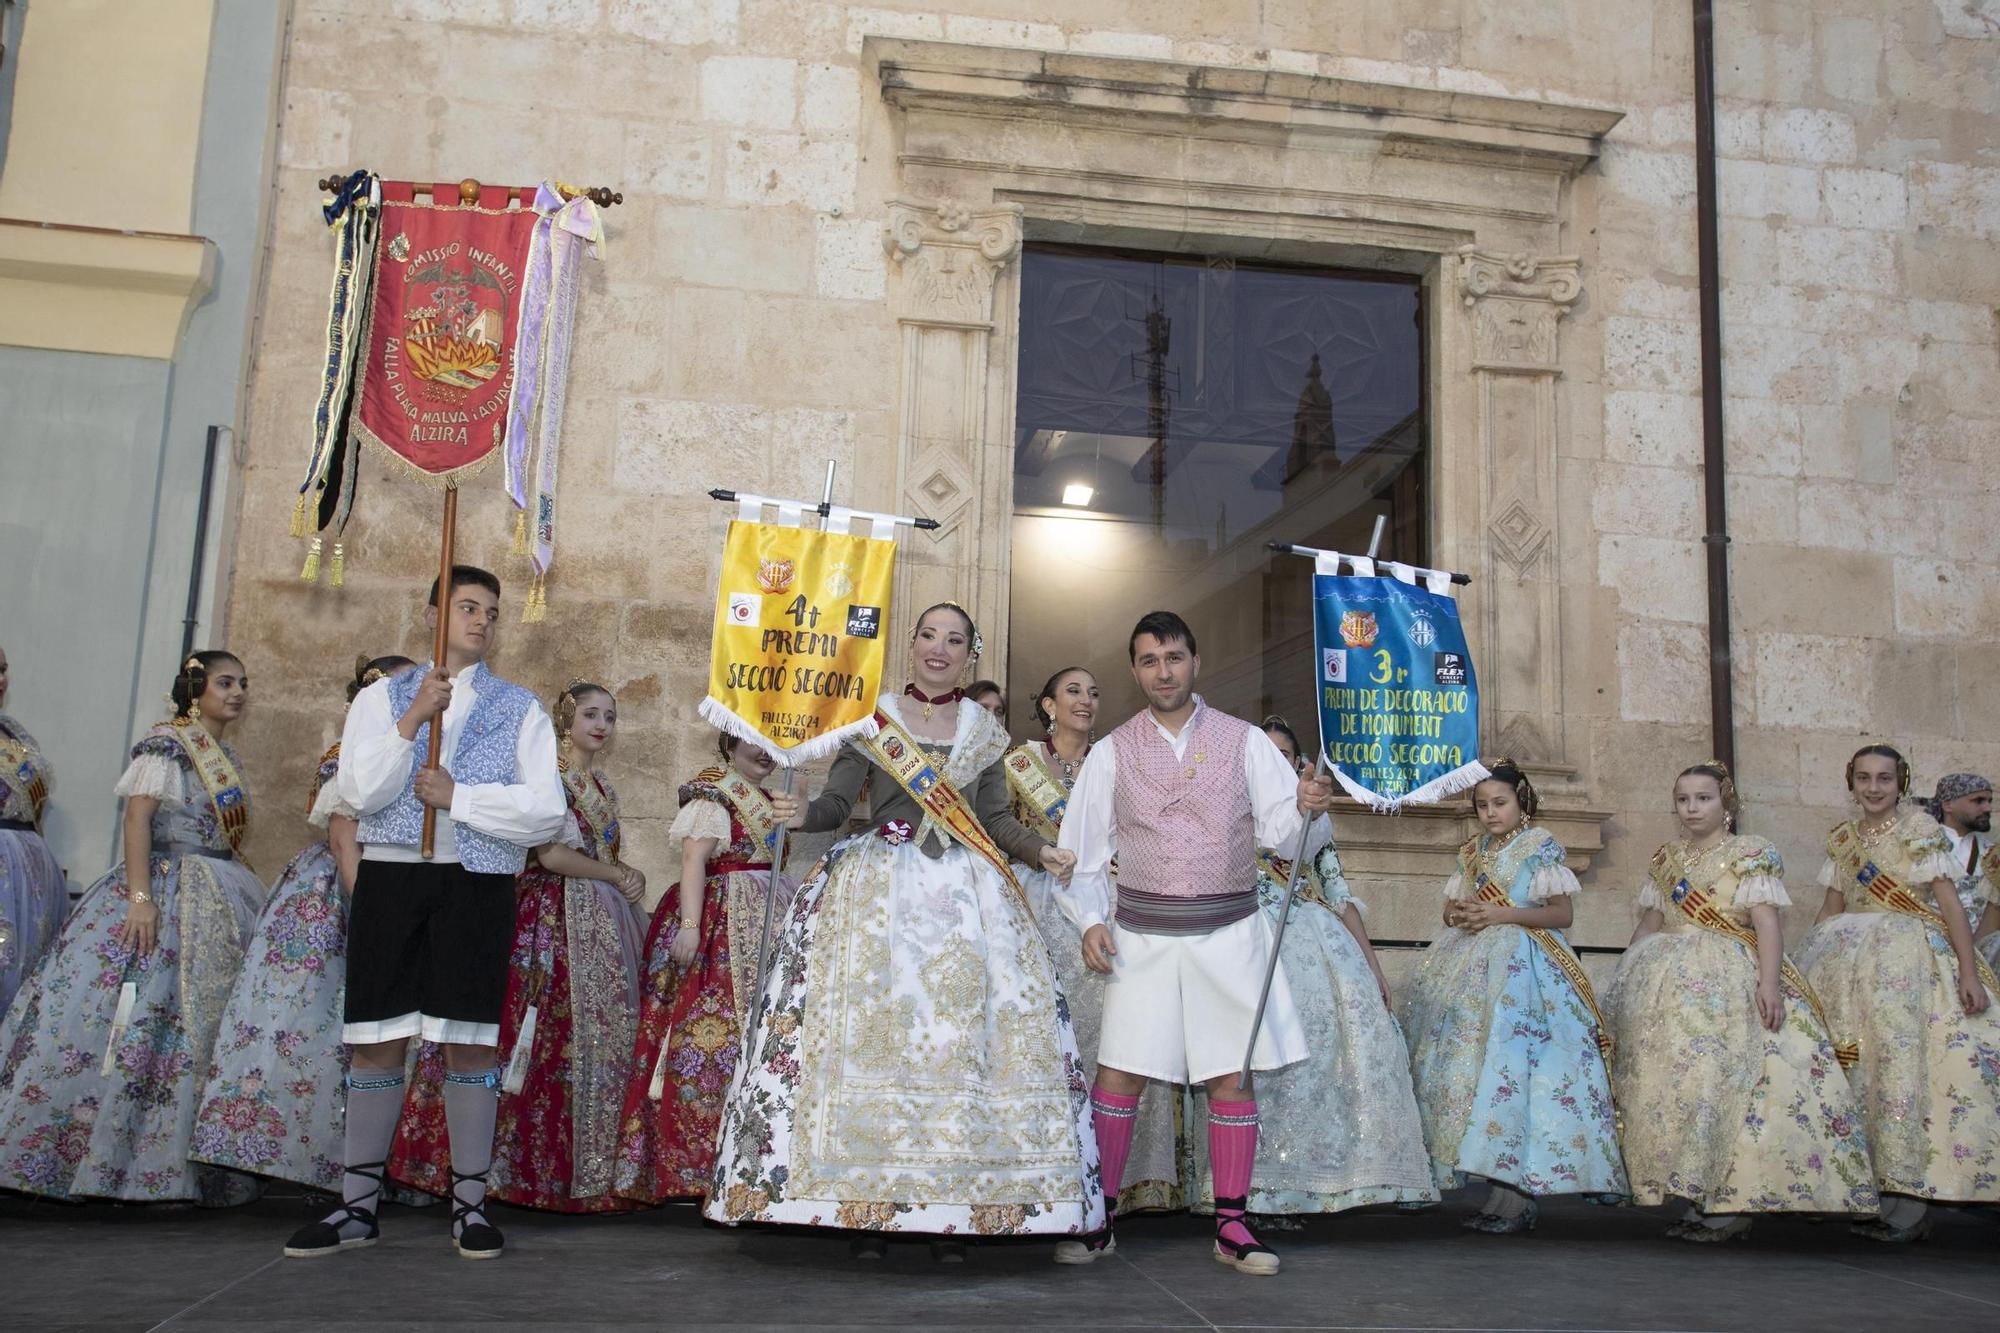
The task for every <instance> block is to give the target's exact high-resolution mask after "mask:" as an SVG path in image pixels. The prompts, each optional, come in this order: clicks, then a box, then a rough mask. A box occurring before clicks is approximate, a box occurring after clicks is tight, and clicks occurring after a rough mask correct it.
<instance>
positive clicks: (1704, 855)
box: [1681, 834, 1729, 879]
mask: <svg viewBox="0 0 2000 1333" xmlns="http://www.w3.org/2000/svg"><path fill="white" fill-rule="evenodd" d="M1728 844H1729V835H1728V834H1724V835H1723V836H1722V837H1720V838H1717V839H1716V840H1715V841H1714V842H1712V843H1710V844H1709V845H1708V846H1706V847H1703V848H1701V849H1700V850H1698V851H1697V850H1696V849H1695V845H1694V843H1693V842H1692V841H1690V840H1689V839H1687V838H1682V839H1681V870H1682V871H1683V873H1685V874H1686V876H1687V877H1688V878H1690V879H1692V878H1693V877H1694V872H1695V871H1697V870H1699V869H1701V867H1702V863H1703V862H1705V861H1707V860H1708V858H1709V857H1711V856H1713V855H1715V853H1717V852H1719V851H1721V850H1722V849H1723V848H1724V847H1726V846H1728Z"/></svg>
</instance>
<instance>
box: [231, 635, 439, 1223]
mask: <svg viewBox="0 0 2000 1333" xmlns="http://www.w3.org/2000/svg"><path fill="white" fill-rule="evenodd" d="M414 665H416V664H415V663H414V662H412V661H411V660H410V659H409V658H407V657H378V658H375V659H374V660H372V661H371V660H369V659H368V658H365V657H363V658H360V659H357V660H356V662H355V664H354V678H353V679H352V680H350V681H349V682H348V683H347V701H348V702H349V703H353V702H354V696H355V695H357V694H359V693H360V692H361V691H362V690H363V689H365V688H366V687H367V686H370V685H373V684H374V683H375V682H376V681H378V680H380V679H382V677H384V676H393V675H396V674H398V673H400V672H402V671H403V670H405V669H407V668H409V667H412V666H414ZM339 769H340V742H338V741H335V742H334V744H333V746H332V748H331V749H329V750H327V752H326V753H325V754H323V755H321V756H320V760H319V766H318V768H317V769H316V770H315V772H314V774H313V781H312V788H311V790H310V791H309V792H308V794H307V796H306V810H307V814H306V819H307V822H309V823H310V824H312V825H313V827H315V828H319V829H324V830H325V831H326V837H325V838H324V839H323V840H321V841H319V842H316V843H314V844H312V845H311V846H310V847H307V848H306V849H305V850H304V851H302V852H300V853H299V854H298V855H297V856H295V857H293V858H292V863H291V864H290V865H288V866H286V867H285V873H284V874H282V875H280V876H279V877H278V882H277V884H276V885H274V886H273V887H272V889H271V898H270V901H269V902H268V903H266V904H265V907H264V914H263V916H262V917H260V918H259V919H258V922H257V929H256V932H255V933H254V934H253V935H252V936H251V939H250V947H249V949H248V951H247V952H246V954H245V957H244V964H243V971H242V973H241V975H239V976H238V977H237V979H236V987H235V989H234V990H233V991H232V992H231V993H230V996H229V1003H228V1004H227V1005H225V1006H224V1007H223V1011H222V1023H221V1028H220V1032H219V1035H218V1037H217V1039H216V1046H215V1058H214V1060H213V1061H212V1062H211V1064H210V1065H209V1070H208V1081H207V1088H206V1090H205V1092H204V1093H203V1096H202V1103H201V1109H200V1111H199V1112H197V1114H196V1116H195V1128H194V1145H193V1153H192V1156H193V1157H194V1159H195V1160H196V1161H199V1162H207V1163H210V1164H212V1165H215V1166H226V1167H234V1168H235V1169H237V1170H239V1171H254V1172H257V1173H258V1174H260V1175H266V1176H275V1177H277V1178H278V1179H280V1180H289V1181H293V1182H295V1183H297V1184H300V1185H310V1186H313V1187H315V1188H317V1189H326V1190H331V1189H337V1188H338V1187H339V1185H340V1174H341V1161H340V1154H341V1144H342V1141H343V1140H342V1134H343V1132H344V1131H343V1125H344V1123H345V1117H346V1110H347V1063H348V1061H347V1047H346V1046H345V1045H343V1044H342V1043H341V1040H340V1009H341V999H342V996H343V994H344V992H345V991H346V989H347V986H346V983H347V895H348V894H349V893H351V892H352V891H353V884H354V869H355V864H356V862H358V861H359V860H360V858H361V848H360V845H359V844H358V843H356V842H355V840H354V830H355V819H354V813H353V812H352V811H351V810H348V809H347V808H346V807H345V806H343V805H342V804H341V803H340V798H339V793H338V791H337V785H338V784H336V783H335V782H334V776H335V775H336V774H337V773H338V772H339Z"/></svg>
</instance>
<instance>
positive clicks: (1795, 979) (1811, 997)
mask: <svg viewBox="0 0 2000 1333" xmlns="http://www.w3.org/2000/svg"><path fill="white" fill-rule="evenodd" d="M1682 868H1683V867H1681V866H1680V865H1679V863H1678V861H1677V858H1675V857H1674V856H1673V854H1672V853H1671V852H1670V851H1669V849H1667V848H1665V847H1662V848H1661V849H1660V850H1659V851H1657V852H1655V853H1654V854H1653V866H1652V870H1653V885H1654V887H1655V888H1657V889H1658V890H1659V891H1660V897H1661V898H1662V899H1663V900H1664V901H1666V902H1669V903H1672V904H1673V905H1674V907H1675V908H1676V909H1677V910H1678V911H1679V912H1680V914H1681V915H1682V916H1684V917H1686V918H1687V919H1688V920H1689V921H1691V922H1693V923H1694V924H1695V925H1697V926H1700V927H1701V928H1702V929H1703V930H1712V931H1714V932H1715V933H1716V934H1718V935H1726V936H1728V937H1729V938H1730V939H1732V940H1735V941H1736V942H1737V943H1738V944H1740V945H1742V946H1743V947H1744V949H1746V950H1747V951H1748V952H1749V955H1750V960H1751V962H1752V963H1753V964H1754V963H1755V962H1756V959H1757V931H1756V929H1755V928H1754V927H1751V926H1747V925H1745V924H1743V923H1742V922H1740V921H1738V920H1737V919H1736V918H1735V917H1732V916H1730V915H1729V914H1728V913H1726V912H1724V911H1723V910H1722V909H1721V908H1719V907H1717V906H1716V905H1715V899H1714V898H1713V897H1712V896H1711V895H1710V894H1709V892H1708V890H1707V889H1698V888H1696V887H1695V886H1694V885H1693V884H1692V883H1690V882H1689V880H1688V878H1687V876H1686V875H1685V874H1682V873H1677V872H1679V871H1680V870H1681V869H1682ZM1669 880H1671V881H1673V882H1672V883H1668V881H1669ZM1778 958H1779V962H1778V981H1779V984H1780V985H1781V986H1782V987H1783V988H1784V989H1785V990H1787V991H1789V992H1790V993H1791V995H1792V998H1793V999H1795V1000H1798V1001H1800V1002H1801V1003H1803V1004H1804V1005H1805V1006H1806V1008H1808V1009H1810V1010H1812V1012H1813V1017H1815V1018H1817V1019H1818V1020H1819V1024H1820V1026H1821V1027H1822V1028H1825V1029H1826V1036H1827V1040H1828V1041H1829V1042H1831V1043H1832V1045H1833V1058H1834V1059H1836V1060H1838V1061H1839V1062H1840V1067H1841V1068H1842V1069H1852V1068H1854V1066H1855V1064H1856V1063H1858V1062H1859V1061H1860V1059H1861V1043H1860V1042H1858V1041H1852V1040H1849V1041H1842V1040H1841V1039H1840V1038H1838V1037H1836V1036H1835V1035H1834V1033H1833V1023H1832V1021H1831V1020H1830V1019H1828V1018H1827V1016H1826V1009H1825V1007H1824V1006H1823V1005H1821V1004H1820V1001H1819V995H1818V993H1817V992H1815V991H1814V990H1813V988H1812V985H1811V984H1810V983H1809V982H1807V981H1806V977H1805V973H1803V972H1801V971H1799V969H1798V968H1797V967H1796V966H1794V965H1793V963H1792V960H1791V959H1789V958H1787V957H1785V956H1784V954H1783V952H1782V951H1781V952H1780V953H1779V955H1778Z"/></svg>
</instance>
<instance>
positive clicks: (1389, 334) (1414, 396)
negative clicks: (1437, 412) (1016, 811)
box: [1008, 246, 1427, 730]
mask: <svg viewBox="0 0 2000 1333" xmlns="http://www.w3.org/2000/svg"><path fill="white" fill-rule="evenodd" d="M1423 318H1424V315H1423V304H1422V289H1421V287H1420V286H1419V285H1418V284H1417V282H1416V281H1415V280H1414V279H1410V278H1405V277H1400V276H1388V275H1375V274H1364V273H1349V272H1335V271H1328V270H1314V269H1297V268H1282V267H1276V266H1268V265H1250V264H1241V263H1237V262H1234V261H1231V260H1227V259H1201V258H1193V257H1188V256H1178V255H1176V256H1162V255H1135V254H1128V253H1122V252H1113V251H1104V250H1085V249H1076V248H1069V247H1052V246H1031V247H1029V249H1028V251H1027V253H1026V255H1025V256H1024V258H1023V263H1022V273H1021V351H1020V373H1019V389H1018V392H1019V399H1018V402H1017V404H1016V408H1017V411H1016V418H1017V426H1018V434H1017V438H1016V441H1015V443H1016V452H1015V473H1014V505H1015V518H1014V532H1013V585H1012V597H1013V605H1012V631H1011V636H1010V653H1009V656H1010V661H1009V664H1008V665H1009V675H1010V680H1009V685H1010V688H1011V691H1012V697H1011V702H1012V704H1013V712H1014V717H1015V719H1017V720H1025V719H1029V718H1031V717H1032V712H1031V709H1032V699H1031V698H1030V696H1031V695H1032V694H1033V692H1034V691H1035V689H1037V688H1038V687H1039V686H1040V684H1041V682H1042V681H1043V680H1044V679H1046V678H1047V676H1048V675H1049V674H1050V673H1051V672H1052V671H1054V670H1056V669H1057V668H1059V667H1063V666H1067V665H1071V664H1073V663H1078V662H1081V663H1083V664H1084V665H1087V666H1089V667H1091V669H1092V670H1093V671H1094V672H1095V673H1096V674H1097V676H1098V680H1099V684H1100V686H1102V687H1103V690H1104V698H1105V707H1104V710H1103V712H1102V714H1101V717H1102V719H1103V721H1104V723H1105V725H1106V726H1109V725H1112V724H1114V723H1115V722H1117V721H1119V720H1122V719H1123V718H1124V717H1125V716H1126V715H1128V714H1129V713H1131V712H1133V711H1134V710H1136V709H1137V708H1138V707H1140V706H1141V703H1142V701H1141V699H1140V697H1139V694H1138V691H1137V688H1136V687H1135V686H1134V685H1133V684H1132V681H1131V676H1130V674H1129V672H1128V670H1127V669H1126V657H1125V643H1126V635H1127V633H1128V632H1129V631H1130V629H1131V626H1132V622H1133V621H1135V620H1136V619H1138V617H1139V616H1140V615H1142V614H1144V613H1145V612H1146V611H1149V610H1152V609H1154V608H1155V607H1167V608H1170V609H1173V610H1177V611H1179V612H1180V613H1181V614H1182V615H1184V616H1186V617H1187V618H1188V620H1189V622H1190V623H1191V624H1192V625H1193V626H1194V629H1195V632H1196V635H1197V636H1198V637H1199V639H1200V641H1201V643H1200V646H1201V650H1202V652H1201V656H1202V675H1201V682H1200V686H1199V688H1200V689H1201V691H1202V693H1203V694H1204V695H1205V696H1206V697H1207V698H1208V699H1209V700H1210V701H1211V702H1212V703H1214V704H1216V705H1217V706H1218V707H1223V708H1227V709H1229V710H1230V711H1232V712H1236V713H1239V714H1242V715H1244V716H1249V717H1252V718H1255V717H1260V716H1262V715H1263V714H1264V713H1265V712H1269V711H1273V710H1276V711H1281V712H1285V713H1286V714H1287V716H1289V717H1291V718H1292V719H1293V721H1294V723H1295V724H1297V723H1300V722H1304V721H1306V720H1307V719H1308V718H1309V715H1310V709H1311V690H1312V676H1311V662H1310V657H1311V609H1310V606H1309V603H1308V597H1309V590H1310V576H1311V567H1310V565H1309V564H1308V563H1307V562H1306V561H1304V560H1301V559H1299V558H1297V557H1295V556H1277V555H1273V554H1272V553H1271V552H1269V551H1268V550H1266V549H1265V546H1264V543H1266V542H1268V541H1286V542H1297V543H1302V544H1306V545H1313V546H1324V547H1336V548H1339V549H1342V550H1349V551H1357V552H1358V551H1363V550H1365V549H1366V548H1367V545H1368V539H1369V534H1370V532H1371V530H1372V528H1373V525H1374V521H1375V518H1376V516H1377V515H1380V516H1382V517H1384V518H1385V519H1387V521H1388V524H1387V530H1386V533H1385V536H1384V541H1383V546H1382V554H1383V555H1384V556H1385V557H1393V558H1396V559H1401V560H1407V561H1411V562H1422V561H1423V560H1424V559H1425V558H1426V555H1427V551H1426V538H1425V533H1424V507H1425V497H1424V474H1425V445H1426V431H1425V421H1424V411H1423V370H1424V367H1423ZM1086 492H1087V493H1086ZM1302 730H1303V728H1302Z"/></svg>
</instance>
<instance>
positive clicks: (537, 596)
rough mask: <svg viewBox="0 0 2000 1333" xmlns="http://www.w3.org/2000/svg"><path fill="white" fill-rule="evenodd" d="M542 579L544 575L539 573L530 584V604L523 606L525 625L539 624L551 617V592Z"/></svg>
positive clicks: (522, 619)
mask: <svg viewBox="0 0 2000 1333" xmlns="http://www.w3.org/2000/svg"><path fill="white" fill-rule="evenodd" d="M542 580H543V576H542V575H540V574H537V575H535V581H534V582H533V583H531V584H529V585H528V604H527V605H526V606H524V607H522V608H521V623H522V624H523V625H539V624H541V623H542V622H543V621H544V620H547V619H548V618H549V593H548V588H547V587H546V586H545V585H544V583H543V581H542Z"/></svg>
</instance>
